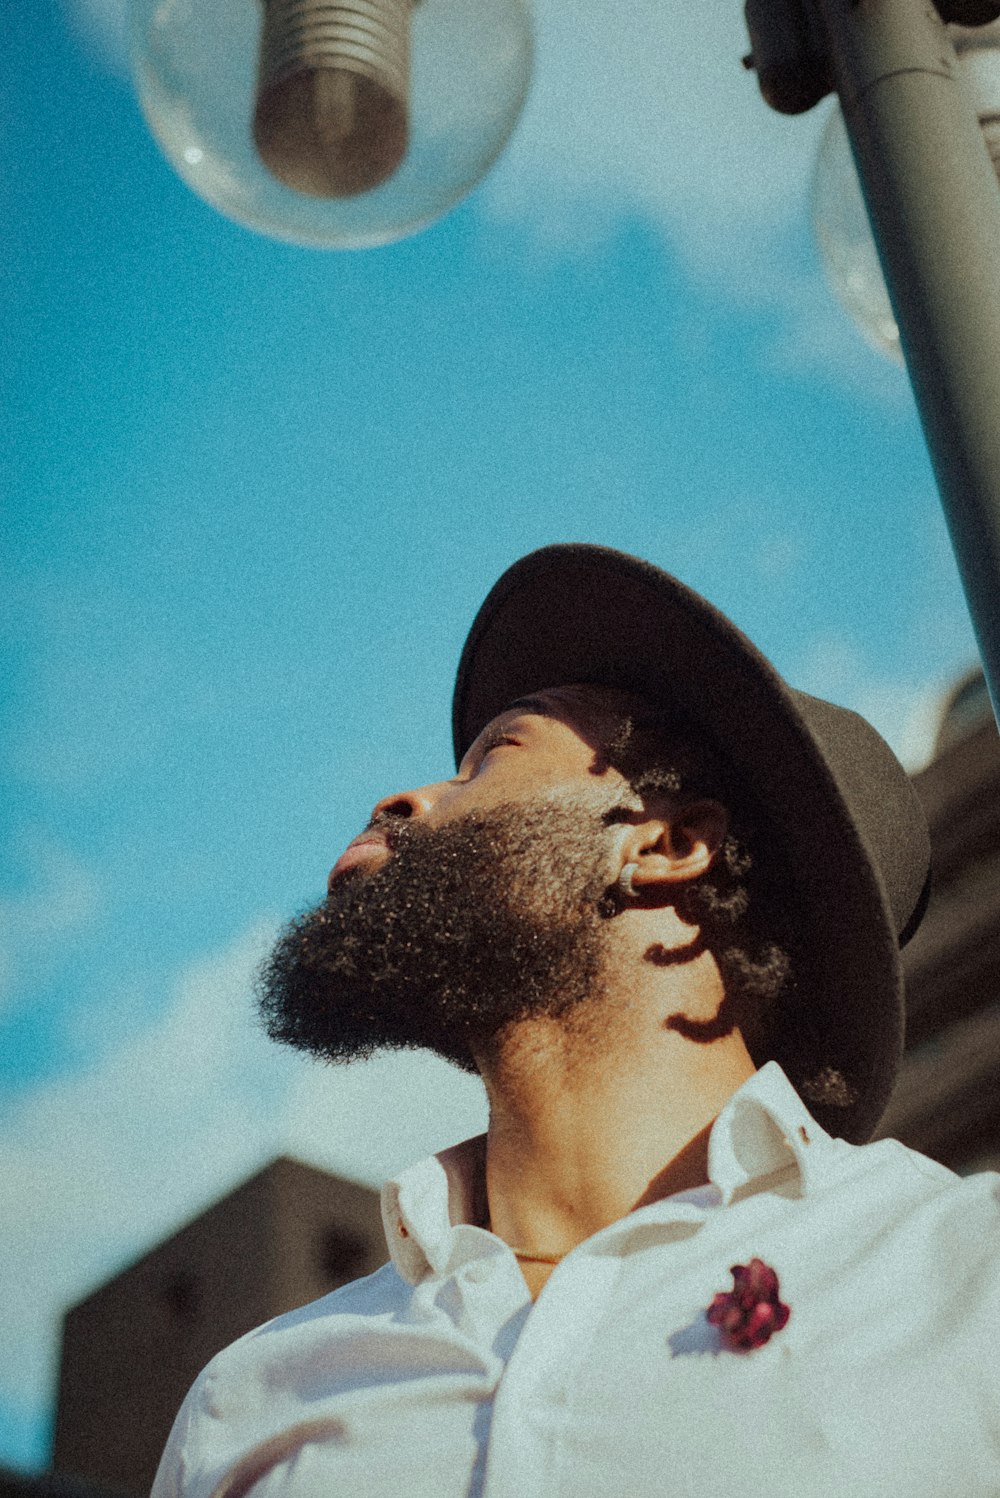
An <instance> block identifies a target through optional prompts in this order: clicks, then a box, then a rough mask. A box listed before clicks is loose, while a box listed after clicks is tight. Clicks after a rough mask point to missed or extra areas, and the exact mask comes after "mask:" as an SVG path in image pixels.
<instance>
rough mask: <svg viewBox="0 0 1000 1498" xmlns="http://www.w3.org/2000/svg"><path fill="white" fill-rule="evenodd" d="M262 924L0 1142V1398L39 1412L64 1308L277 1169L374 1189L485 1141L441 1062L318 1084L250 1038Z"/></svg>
mask: <svg viewBox="0 0 1000 1498" xmlns="http://www.w3.org/2000/svg"><path fill="white" fill-rule="evenodd" d="M273 929H274V928H273V925H272V924H271V923H267V922H262V923H260V925H258V926H257V927H255V928H254V929H253V930H251V931H248V932H246V933H245V934H244V935H243V936H241V937H240V938H239V939H238V940H236V941H234V942H233V943H231V944H230V945H229V946H228V947H227V948H226V949H225V950H224V951H222V952H219V953H216V954H213V955H210V956H208V957H205V958H203V959H201V960H199V961H197V962H194V963H192V964H191V965H190V966H189V967H187V968H186V969H185V970H184V971H183V972H182V973H181V974H180V975H179V977H178V979H177V982H176V984H175V987H174V996H173V1002H172V1003H171V1004H170V1005H169V1007H168V1010H167V1012H166V1014H165V1015H164V1016H163V1018H162V1019H161V1020H160V1021H159V1022H158V1023H157V1024H156V1025H155V1026H153V1027H151V1028H150V1029H149V1030H147V1031H146V1032H145V1033H144V1034H143V1035H142V1036H140V1037H138V1038H130V1039H129V1040H128V1041H127V1042H125V1043H124V1044H122V1045H121V1046H119V1047H118V1048H117V1049H116V1050H111V1051H109V1052H107V1053H106V1054H105V1055H104V1057H103V1058H102V1060H101V1062H100V1064H99V1065H98V1066H96V1067H94V1068H93V1069H91V1070H89V1071H88V1072H86V1073H84V1074H81V1075H75V1076H72V1077H69V1078H62V1079H58V1080H56V1081H54V1082H50V1083H47V1084H46V1085H45V1086H43V1087H40V1088H38V1089H37V1090H35V1091H34V1092H32V1093H31V1094H29V1095H28V1096H27V1097H26V1098H24V1099H23V1100H22V1102H21V1103H20V1104H19V1106H18V1107H17V1108H16V1109H14V1110H10V1111H9V1112H8V1114H7V1116H6V1119H5V1122H4V1124H3V1126H2V1127H0V1200H2V1201H3V1204H4V1212H3V1215H4V1231H3V1235H2V1238H0V1304H3V1306H4V1335H3V1337H2V1339H0V1396H4V1397H9V1398H10V1399H11V1400H14V1401H16V1402H18V1403H20V1404H23V1403H24V1402H25V1401H28V1402H29V1403H34V1404H35V1405H36V1406H44V1405H45V1404H46V1403H47V1400H48V1398H49V1393H50V1389H51V1387H52V1380H53V1376H54V1372H53V1370H54V1360H55V1357H56V1355H57V1338H58V1321H59V1317H60V1315H61V1313H62V1311H63V1310H64V1309H65V1308H66V1306H67V1305H70V1304H72V1303H73V1302H74V1301H76V1300H78V1299H79V1298H80V1297H81V1296H82V1295H84V1294H86V1293H88V1292H89V1291H90V1290H91V1289H92V1288H93V1287H94V1286H96V1285H97V1284H99V1283H101V1282H103V1281H104V1280H105V1279H107V1278H109V1277H110V1276H111V1275H112V1274H113V1273H115V1272H116V1271H117V1270H118V1269H120V1268H121V1267H122V1266H123V1265H124V1264H125V1263H128V1262H130V1261H131V1260H132V1259H133V1258H135V1257H136V1256H137V1255H138V1254H139V1253H141V1252H143V1251H145V1250H146V1249H147V1248H149V1247H150V1246H151V1245H152V1244H153V1243H155V1242H157V1241H158V1240H159V1239H160V1238H162V1237H164V1236H165V1235H167V1234H168V1233H170V1232H172V1231H173V1230H174V1229H175V1228H176V1227H177V1226H178V1225H179V1224H180V1223H181V1222H182V1221H184V1220H186V1219H187V1218H189V1217H191V1216H193V1215H195V1214H196V1213H198V1212H199V1211H201V1210H202V1209H203V1208H204V1207H205V1206H206V1205H207V1204H208V1203H209V1202H211V1201H213V1200H215V1199H216V1198H217V1197H218V1196H219V1195H221V1194H222V1193H223V1192H224V1191H225V1190H227V1189H229V1188H230V1187H231V1186H232V1185H233V1184H234V1183H235V1182H237V1181H238V1180H241V1179H243V1178H244V1177H246V1176H248V1175H250V1174H251V1173H252V1172H253V1171H254V1170H256V1169H258V1168H259V1167H260V1166H261V1165H263V1164H264V1163H265V1162H266V1161H267V1160H269V1159H271V1158H272V1157H273V1156H274V1155H276V1154H280V1153H291V1154H299V1155H302V1156H305V1157H306V1158H308V1159H312V1160H314V1161H316V1163H318V1164H321V1165H325V1166H327V1167H328V1168H331V1169H335V1170H339V1171H341V1172H342V1173H344V1174H349V1175H351V1176H354V1177H357V1178H361V1179H367V1180H368V1181H370V1182H372V1183H373V1184H374V1183H376V1182H378V1181H380V1180H381V1179H382V1178H383V1177H384V1176H385V1175H386V1174H389V1173H391V1171H393V1170H394V1169H397V1168H399V1167H400V1166H401V1165H403V1164H406V1163H408V1162H409V1161H410V1160H412V1159H414V1158H417V1157H419V1156H420V1155H422V1154H424V1153H426V1152H427V1151H428V1150H430V1149H433V1148H440V1147H441V1146H442V1145H444V1144H448V1143H453V1142H454V1141H455V1140H456V1139H458V1138H460V1137H464V1136H465V1135H467V1134H469V1133H474V1132H476V1131H477V1130H479V1129H481V1128H482V1127H483V1126H484V1123H485V1118H484V1109H483V1103H482V1090H481V1088H480V1086H479V1084H478V1082H476V1081H474V1080H473V1079H472V1078H467V1077H462V1076H461V1075H460V1074H459V1073H457V1072H456V1071H454V1069H453V1068H449V1067H446V1066H445V1065H444V1063H443V1062H436V1061H433V1060H432V1059H431V1058H428V1057H420V1056H396V1057H385V1058H380V1059H377V1060H375V1061H373V1062H371V1063H368V1064H367V1065H363V1066H358V1067H347V1068H336V1069H333V1068H324V1067H320V1066H317V1065H314V1064H313V1063H311V1062H309V1061H308V1060H306V1059H305V1058H303V1057H301V1056H298V1055H295V1054H293V1053H291V1052H289V1051H285V1050H282V1049H280V1048H279V1047H277V1046H275V1045H273V1044H272V1043H271V1042H270V1041H268V1040H267V1039H266V1038H265V1036H264V1035H263V1033H262V1031H261V1030H260V1029H259V1027H258V1026H257V1023H256V1021H255V1019H254V1017H253V1013H252V1005H251V1002H250V990H251V983H252V975H253V971H254V969H255V967H256V966H257V963H258V961H259V959H260V957H261V955H262V954H263V952H264V951H265V949H266V947H267V945H268V943H269V941H270V939H271V937H272V935H273Z"/></svg>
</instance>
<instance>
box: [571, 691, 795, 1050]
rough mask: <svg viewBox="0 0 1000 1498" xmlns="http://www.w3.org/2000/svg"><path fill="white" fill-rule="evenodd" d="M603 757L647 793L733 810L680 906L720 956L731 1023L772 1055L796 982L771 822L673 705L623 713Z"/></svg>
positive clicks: (640, 791)
mask: <svg viewBox="0 0 1000 1498" xmlns="http://www.w3.org/2000/svg"><path fill="white" fill-rule="evenodd" d="M600 759H601V768H603V767H604V766H605V765H607V766H611V767H613V768H614V769H616V770H618V771H619V773H620V774H622V775H623V776H624V777H625V779H626V780H627V782H628V784H629V786H630V787H631V789H632V790H633V791H634V792H635V793H636V794H637V795H639V796H644V795H650V794H654V795H655V794H660V795H662V794H666V795H667V796H669V797H670V798H671V800H673V801H676V802H677V803H679V804H680V805H684V804H686V803H690V802H692V801H696V800H701V799H703V798H711V799H712V800H716V801H720V802H721V803H722V804H723V805H724V806H725V807H726V810H727V812H728V814H729V829H728V831H727V834H726V837H725V839H724V841H723V844H722V847H721V848H720V850H719V853H718V856H717V857H716V858H715V859H714V860H713V863H712V866H711V868H710V869H709V870H708V871H707V872H706V873H705V874H702V875H701V876H700V877H699V878H698V879H695V880H692V881H691V882H690V884H688V885H687V886H686V887H685V889H684V892H683V894H682V896H681V898H680V900H679V902H678V910H679V913H680V914H681V916H682V918H683V919H685V920H687V921H689V922H690V923H691V924H692V925H697V926H698V927H699V928H700V932H701V941H702V943H703V945H704V946H705V947H707V948H708V949H709V950H710V951H711V952H712V954H713V956H714V957H715V960H716V962H717V964H718V967H719V971H720V974H721V976H722V980H723V984H724V987H725V992H726V1007H727V1010H728V1013H729V1016H730V1018H731V1022H732V1024H733V1025H738V1026H739V1028H740V1030H741V1031H742V1033H743V1036H744V1039H745V1040H746V1042H747V1045H748V1048H749V1049H750V1051H751V1054H753V1055H754V1059H755V1060H758V1059H766V1055H767V1053H768V1050H769V1044H768V1032H769V1030H770V1022H769V1017H770V1015H771V1014H772V1013H773V1011H774V1009H775V1008H776V1006H777V1004H778V1001H779V1000H784V999H786V998H788V996H789V995H790V993H791V991H792V989H793V988H794V982H795V979H794V972H793V962H792V957H791V955H790V951H789V948H790V945H791V940H790V937H791V932H792V930H793V929H794V926H793V923H792V921H791V920H790V919H789V917H788V911H787V881H785V880H783V879H782V878H781V869H780V862H779V860H778V858H777V856H776V853H775V850H774V849H773V848H771V847H770V846H769V845H768V843H767V840H766V837H765V836H764V833H763V831H762V821H763V819H762V818H761V817H760V816H759V814H758V813H757V811H756V810H755V808H754V807H753V806H752V803H751V800H750V797H749V795H748V793H747V792H746V791H745V789H744V788H743V787H741V786H740V784H739V780H738V777H737V776H736V774H735V772H734V771H733V769H732V768H731V767H730V766H729V765H728V764H727V763H726V762H725V760H724V758H723V756H722V755H721V753H719V752H718V751H717V750H716V749H714V748H713V747H711V746H710V745H708V744H706V743H705V742H704V734H701V733H699V731H698V730H697V728H695V727H694V726H693V725H690V724H688V723H686V722H685V721H684V720H683V719H682V718H681V717H680V716H679V715H678V714H676V713H674V712H670V711H667V710H666V709H660V708H658V707H654V706H652V705H649V706H646V707H643V708H641V709H639V710H638V711H635V712H628V713H621V714H616V715H615V720H614V724H613V729H612V732H611V734H610V736H609V737H608V738H607V739H606V741H605V742H604V745H603V750H602V753H601V755H600ZM779 891H780V899H779ZM650 960H652V961H655V960H656V958H655V956H653V955H651V956H650Z"/></svg>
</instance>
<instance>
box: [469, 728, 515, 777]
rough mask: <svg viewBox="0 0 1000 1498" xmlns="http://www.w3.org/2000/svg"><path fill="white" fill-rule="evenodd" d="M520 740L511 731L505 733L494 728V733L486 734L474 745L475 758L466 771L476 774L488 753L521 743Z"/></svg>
mask: <svg viewBox="0 0 1000 1498" xmlns="http://www.w3.org/2000/svg"><path fill="white" fill-rule="evenodd" d="M520 742H521V740H520V739H516V738H514V737H513V735H511V734H509V733H504V732H503V731H502V730H501V729H499V728H498V729H496V730H494V732H493V733H489V734H486V735H485V737H484V738H482V739H481V740H480V741H479V742H478V743H477V744H475V745H474V746H473V747H474V749H475V758H474V759H472V760H471V763H470V764H469V767H468V769H467V770H466V771H465V773H466V774H467V775H468V774H470V773H471V774H473V775H474V774H475V773H476V771H477V770H478V769H479V766H480V765H481V764H482V763H483V761H484V760H485V759H486V757H487V755H489V754H491V753H492V752H493V750H494V749H501V748H503V747H504V746H505V745H507V744H513V745H519V744H520ZM471 754H472V751H471V750H470V755H471Z"/></svg>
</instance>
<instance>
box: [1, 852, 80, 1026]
mask: <svg viewBox="0 0 1000 1498" xmlns="http://www.w3.org/2000/svg"><path fill="white" fill-rule="evenodd" d="M21 851H22V856H23V858H24V862H25V864H26V866H27V869H28V888H27V891H26V892H25V893H24V894H21V895H17V896H14V897H8V898H6V899H3V900H0V1012H2V1011H3V1010H4V1009H5V1008H6V1007H7V1006H8V1005H9V1004H10V1002H11V998H12V995H13V991H14V988H15V985H16V986H17V987H19V988H21V989H25V988H30V986H31V983H32V979H33V977H34V976H35V974H36V973H37V971H38V969H39V968H40V967H41V966H44V965H45V963H47V962H48V961H50V960H51V958H52V957H53V955H54V954H56V953H57V952H58V951H59V950H60V949H61V948H62V947H63V946H64V945H65V943H66V942H67V941H69V940H71V939H74V938H76V937H78V936H79V935H80V933H81V932H82V931H84V930H85V929H86V928H87V926H89V925H90V923H91V922H92V920H93V919H94V917H95V915H96V914H97V912H98V909H99V907H100V889H99V885H98V882H97V879H96V877H95V876H94V875H93V874H92V873H91V871H90V870H89V869H87V868H85V867H84V865H83V864H82V863H80V861H79V860H78V859H77V858H75V857H74V856H73V854H72V853H70V852H69V851H68V850H67V849H65V848H63V847H61V846H59V844H57V843H55V842H53V841H52V840H51V839H48V838H46V837H44V836H43V835H41V834H40V833H37V832H30V833H27V834H25V836H24V837H23V838H22V849H21Z"/></svg>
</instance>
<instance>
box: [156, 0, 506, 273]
mask: <svg viewBox="0 0 1000 1498" xmlns="http://www.w3.org/2000/svg"><path fill="white" fill-rule="evenodd" d="M131 21H132V67H133V76H134V79H135V85H136V91H137V93H138V96H139V101H140V103H141V105H142V109H143V112H144V113H145V115H146V118H147V120H148V122H149V125H150V127H151V129H152V131H153V134H154V136H155V137H156V139H157V141H158V143H159V145H160V146H161V148H162V149H163V151H164V153H165V154H166V156H167V158H168V159H169V160H170V162H171V163H172V165H173V166H174V168H175V169H176V171H177V172H178V173H179V175H180V176H181V177H182V178H183V179H184V181H185V182H187V184H188V185H189V186H190V187H191V188H192V189H193V190H194V191H195V192H196V193H197V194H198V195H199V196H200V197H202V198H204V199H205V200H206V201H207V202H208V203H210V204H211V205H212V206H213V207H214V208H217V209H219V210H220V212H222V213H224V214H226V215H228V216H229V217H230V218H234V219H236V220H237V221H238V222H240V223H242V224H245V225H247V226H249V227H250V228H252V229H257V230H259V231H260V232H261V233H264V234H269V235H272V236H274V237H276V238H278V239H287V240H291V241H292V242H294V243H297V244H304V245H314V246H318V247H324V248H335V249H359V248H363V247H366V246H370V245H378V244H386V243H388V242H390V241H392V240H394V239H400V238H402V237H403V236H404V235H406V234H412V233H414V232H415V231H416V230H417V229H421V228H423V227H425V226H426V225H427V224H429V223H432V222H433V221H434V219H436V218H438V217H440V215H441V214H443V213H446V212H447V211H448V209H449V208H451V207H452V206H453V205H454V204H455V203H456V202H457V201H458V199H459V198H461V197H463V196H464V195H465V194H466V193H467V192H469V191H470V190H471V189H472V188H473V187H474V186H475V185H476V183H477V182H478V181H479V179H480V178H481V177H482V176H483V175H484V173H485V172H486V171H487V170H488V169H489V167H490V166H491V165H492V163H493V161H494V160H495V159H496V157H497V156H498V155H499V153H500V151H501V150H502V149H503V147H504V145H505V143H506V141H507V139H508V137H509V135H510V133H511V131H512V130H513V128H514V125H515V123H516V122H517V119H518V116H519V115H520V112H521V107H522V105H523V103H524V100H525V96H526V94H527V90H528V84H529V81H530V78H531V66H532V32H531V18H530V14H529V11H528V8H527V0H131Z"/></svg>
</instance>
